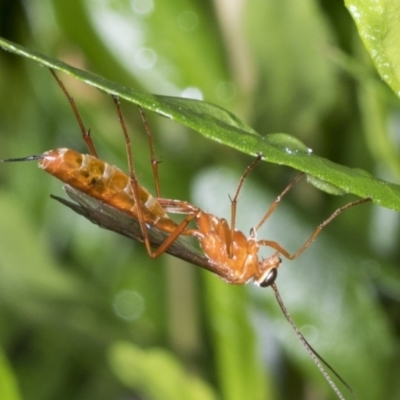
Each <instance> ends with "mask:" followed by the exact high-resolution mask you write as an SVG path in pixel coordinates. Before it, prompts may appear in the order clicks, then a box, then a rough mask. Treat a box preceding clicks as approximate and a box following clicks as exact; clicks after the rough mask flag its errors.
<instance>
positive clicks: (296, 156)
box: [0, 38, 400, 211]
mask: <svg viewBox="0 0 400 400" xmlns="http://www.w3.org/2000/svg"><path fill="white" fill-rule="evenodd" d="M0 46H1V47H3V48H4V49H5V50H7V51H10V52H13V53H15V54H18V55H21V56H24V57H27V58H29V59H31V60H34V61H36V62H38V63H40V64H42V65H44V66H47V67H49V68H53V69H55V70H58V71H62V72H65V73H67V74H69V75H72V76H74V77H75V78H77V79H79V80H82V81H84V82H85V83H87V84H89V85H91V86H94V87H96V88H98V89H100V90H103V91H105V92H107V93H110V94H114V95H118V96H119V97H121V98H123V99H125V100H127V101H130V102H133V103H135V104H137V105H139V106H141V107H143V108H145V109H148V110H151V111H154V112H156V113H158V114H160V115H163V116H165V117H167V118H170V119H172V120H175V121H177V122H179V123H181V124H183V125H186V126H188V127H190V128H192V129H194V130H195V131H197V132H199V133H201V134H202V135H204V136H205V137H207V138H209V139H212V140H215V141H217V142H220V143H223V144H225V145H227V146H230V147H233V148H235V149H237V150H240V151H242V152H244V153H247V154H250V155H252V156H255V155H257V154H259V153H260V152H261V153H262V154H263V156H264V159H265V160H266V161H269V162H271V163H276V164H279V165H286V166H289V167H292V168H295V169H297V170H299V171H302V172H304V173H306V174H308V175H312V176H314V177H316V178H318V179H317V180H316V181H318V182H321V181H322V182H326V183H327V184H330V185H333V186H335V187H337V188H339V189H342V190H343V191H344V192H345V193H353V194H356V195H358V196H360V197H368V196H370V197H371V198H372V200H373V202H374V203H376V204H379V205H381V206H384V207H387V208H391V209H394V210H397V211H400V186H398V185H394V184H391V183H388V182H385V181H383V180H380V179H376V178H374V177H373V176H372V175H370V174H368V173H367V172H365V171H363V170H360V169H354V168H348V167H345V166H342V165H339V164H336V163H333V162H331V161H329V160H327V159H324V158H322V157H319V156H316V155H313V154H312V151H311V150H310V149H308V148H307V146H306V145H304V144H303V143H302V142H300V141H299V140H298V139H296V138H295V137H293V136H290V135H288V134H284V133H277V134H269V135H266V136H261V135H259V134H258V133H257V132H255V131H254V130H253V129H252V128H250V127H249V126H247V125H246V124H245V123H244V122H242V121H241V120H239V119H238V118H237V117H236V116H234V115H233V114H231V113H230V112H228V111H226V110H225V109H223V108H221V107H219V106H216V105H214V104H211V103H207V102H203V101H198V100H191V99H185V98H177V97H168V96H158V95H152V94H148V93H143V92H138V91H135V90H133V89H131V88H128V87H126V86H123V85H120V84H118V83H115V82H112V81H109V80H107V79H105V78H102V77H100V76H98V75H95V74H93V73H90V72H87V71H81V70H78V69H76V68H73V67H71V66H69V65H67V64H65V63H63V62H61V61H57V60H53V59H51V58H49V57H47V56H44V55H42V54H40V53H38V52H36V51H33V50H28V49H26V48H24V47H22V46H19V45H16V44H14V43H11V42H9V41H7V40H5V39H2V38H0ZM328 186H329V185H328ZM320 187H321V188H323V187H324V185H321V186H320Z"/></svg>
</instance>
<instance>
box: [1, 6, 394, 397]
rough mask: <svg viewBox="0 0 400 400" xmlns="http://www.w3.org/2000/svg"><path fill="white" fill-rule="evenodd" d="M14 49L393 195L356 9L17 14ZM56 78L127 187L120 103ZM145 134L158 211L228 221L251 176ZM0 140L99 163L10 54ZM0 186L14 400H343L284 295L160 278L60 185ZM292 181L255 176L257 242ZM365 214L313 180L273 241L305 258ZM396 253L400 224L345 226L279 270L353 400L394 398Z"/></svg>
mask: <svg viewBox="0 0 400 400" xmlns="http://www.w3.org/2000/svg"><path fill="white" fill-rule="evenodd" d="M0 35H1V36H3V37H5V38H7V39H9V40H12V41H15V42H17V43H20V44H22V45H24V46H27V47H30V48H33V49H36V50H38V51H41V52H42V53H44V54H47V55H49V56H51V57H54V58H58V59H61V60H63V61H65V62H67V63H69V64H72V65H74V66H76V67H78V68H82V69H88V70H90V71H92V72H95V73H98V74H100V75H103V76H105V77H107V78H108V79H111V80H114V81H117V82H119V83H123V84H125V85H127V86H130V87H132V88H135V89H138V90H144V91H148V92H152V93H157V94H164V95H173V96H188V97H195V98H201V99H204V100H207V101H210V102H213V103H216V104H218V105H220V106H222V107H224V108H227V109H228V110H230V111H232V112H233V113H235V114H236V115H238V116H239V117H241V118H242V119H243V120H244V121H246V122H247V123H248V124H249V125H250V126H252V127H253V128H254V129H255V130H257V131H258V132H259V133H261V134H268V133H274V132H285V133H289V134H292V135H294V136H297V137H298V138H299V139H300V140H302V141H303V142H304V143H306V144H307V146H308V147H310V148H312V149H313V151H314V153H315V154H318V155H321V156H323V157H327V158H329V159H331V160H332V161H335V162H338V163H341V164H344V165H347V166H350V167H357V168H363V169H365V170H367V171H369V172H370V173H372V174H374V175H375V176H378V177H380V178H383V179H386V180H388V181H392V182H395V183H396V182H398V181H399V176H400V165H399V161H398V154H397V149H396V148H397V145H398V141H399V130H400V125H399V122H400V113H399V110H400V108H399V102H398V100H397V99H396V98H395V97H394V95H393V94H392V93H391V92H390V90H389V89H388V88H386V86H385V85H384V84H383V83H382V82H381V81H380V79H379V78H378V77H377V76H376V74H375V72H374V69H373V67H372V65H371V62H370V60H369V57H368V56H367V55H366V53H365V51H364V49H363V47H362V44H361V43H360V40H359V38H358V35H357V32H356V30H355V27H354V25H353V22H352V20H351V18H350V16H349V14H348V12H347V10H346V9H345V8H344V5H343V4H342V3H341V2H332V1H322V0H321V1H313V0H303V1H301V2H276V1H273V0H248V1H232V2H227V1H222V0H215V1H214V2H212V1H209V0H206V1H204V0H202V1H200V0H197V1H195V0H168V1H161V0H158V1H157V0H130V1H128V0H119V1H115V0H114V1H113V0H109V1H106V0H104V1H89V0H88V1H79V0H74V1H73V2H71V1H67V0H53V1H49V0H40V1H39V0H27V1H15V0H8V1H7V0H3V1H1V2H0ZM60 77H61V78H62V79H63V81H64V83H65V85H66V86H67V88H68V89H69V91H70V92H71V94H72V95H73V97H74V98H75V100H76V102H77V104H78V107H79V110H80V112H81V113H82V116H83V119H84V121H85V124H86V125H87V126H88V127H91V129H92V136H93V140H94V142H95V144H96V148H97V150H98V153H99V154H100V156H101V158H102V159H104V160H107V161H109V162H111V163H114V164H117V165H119V166H120V167H121V168H123V169H127V163H126V158H125V149H124V143H123V139H122V134H121V132H120V126H119V124H118V118H117V115H116V112H115V109H114V107H113V103H112V101H111V99H110V98H109V96H107V95H104V94H102V93H100V92H98V91H96V90H94V89H92V88H90V87H88V86H85V85H84V84H82V83H80V82H77V81H74V80H73V79H71V78H68V77H66V76H62V75H60ZM124 112H125V116H126V118H127V120H128V123H129V130H130V133H131V136H132V142H133V147H134V156H135V161H136V163H137V170H138V173H139V175H140V181H141V183H142V184H143V185H144V186H146V187H147V188H149V189H151V190H152V189H153V187H154V184H153V181H152V174H151V167H150V163H149V156H148V152H147V142H146V138H145V134H144V130H143V126H142V124H141V121H140V117H139V113H138V111H137V108H136V107H135V106H133V105H131V104H126V103H125V104H124ZM148 118H149V122H150V125H151V127H152V131H153V133H154V137H155V143H156V153H157V155H158V157H160V158H161V159H162V163H161V165H160V176H161V177H160V179H161V188H162V194H163V196H164V197H170V198H176V199H182V200H189V201H191V202H193V203H194V204H196V205H198V206H200V207H202V208H204V209H206V210H208V211H211V212H213V213H215V214H216V215H218V216H221V217H222V216H225V217H229V215H230V202H229V195H233V193H234V191H235V189H236V185H237V183H238V179H239V177H240V175H241V174H242V173H243V171H244V169H245V168H246V166H247V165H248V164H249V163H250V162H251V161H252V160H251V158H250V157H248V156H245V155H243V154H240V153H239V152H237V151H234V150H232V149H229V148H225V147H224V146H222V145H220V144H218V143H215V142H210V141H207V140H206V139H204V138H203V137H201V136H200V135H197V134H196V133H195V132H190V131H188V130H187V129H186V128H184V127H182V126H179V125H177V124H176V123H173V122H171V121H168V120H166V119H164V118H161V117H159V116H156V115H150V114H148ZM0 135H1V146H0V159H4V158H10V157H22V156H27V155H31V154H40V153H42V152H43V151H45V150H49V149H52V148H57V147H71V148H74V149H77V150H80V151H86V149H85V146H84V143H83V141H82V139H81V137H80V132H79V129H78V125H77V123H76V120H75V119H74V116H73V114H72V112H71V109H70V107H69V104H68V102H67V100H66V99H65V97H63V95H62V93H61V91H60V89H59V87H58V86H57V85H56V83H55V81H54V79H53V78H52V77H51V75H50V73H49V71H48V70H46V69H44V68H42V67H39V66H38V65H36V64H35V63H32V62H28V61H26V60H24V59H22V58H19V57H16V56H14V55H10V54H8V53H5V52H3V51H2V52H0ZM0 167H1V168H0V339H1V346H2V350H3V353H4V355H3V356H2V357H0V398H1V399H5V400H11V399H13V400H17V399H25V400H47V399H49V400H50V399H55V398H56V399H59V400H63V399H97V400H103V399H174V400H176V399H185V400H190V399H199V400H200V399H224V400H225V399H226V400H231V399H232V400H234V399H312V400H320V399H333V398H335V395H334V394H333V393H332V391H331V390H330V388H329V387H328V385H327V384H326V382H325V381H324V380H323V378H322V377H321V375H320V373H319V371H318V370H317V369H316V368H315V366H314V365H313V364H312V361H311V360H310V358H309V357H308V355H307V354H306V352H305V350H304V348H303V347H302V346H301V344H300V343H299V342H298V341H297V339H296V337H295V336H294V334H293V332H292V330H291V328H290V326H289V324H288V323H287V321H286V320H285V319H284V317H283V315H282V313H281V311H280V310H279V308H278V306H277V303H276V300H275V298H274V296H273V293H272V291H271V290H268V289H267V290H262V289H260V288H255V287H253V285H251V284H249V285H247V286H245V287H234V286H229V285H227V284H226V283H224V282H222V281H221V280H219V279H218V278H217V277H215V276H213V275H212V274H210V273H207V272H204V271H200V270H199V268H196V267H195V266H192V265H189V264H186V263H184V262H182V261H180V260H177V259H175V258H172V257H171V256H168V255H163V256H162V257H160V258H159V259H158V260H150V259H149V258H148V256H147V254H146V252H145V249H144V246H142V245H141V244H139V243H134V242H132V241H129V240H127V239H126V238H123V237H119V236H117V235H116V234H113V233H111V232H106V231H104V230H101V229H99V228H98V227H96V226H94V225H92V224H90V223H89V222H88V221H86V220H84V219H83V218H80V217H79V216H77V215H75V214H74V213H72V211H70V210H69V209H66V208H65V207H63V206H61V205H60V204H58V203H56V202H55V201H54V200H51V199H50V198H49V195H50V194H57V195H61V196H65V195H64V194H63V190H62V184H61V183H60V182H58V181H56V180H55V179H53V178H52V177H50V176H49V175H47V174H45V173H43V172H42V171H40V170H39V169H37V167H36V166H35V165H34V164H33V163H19V164H2V165H0ZM295 174H296V172H295V171H293V170H290V169H288V168H286V167H280V166H277V165H269V164H266V163H263V164H262V165H261V166H259V167H257V169H256V170H255V171H254V173H252V174H251V177H250V178H249V180H248V181H247V182H246V185H245V187H244V189H243V192H242V194H241V196H240V202H239V207H238V223H237V226H238V227H239V228H240V229H241V230H243V231H244V232H246V233H247V232H249V229H250V228H251V227H252V226H254V225H255V224H257V223H258V221H259V219H260V218H261V216H262V215H263V212H265V210H266V209H267V207H268V205H269V204H270V203H271V202H272V201H273V199H274V197H275V196H276V195H277V194H278V193H280V191H281V190H282V189H283V188H284V187H285V186H286V185H287V183H288V182H289V181H290V180H291V179H292V178H293V177H294V176H295ZM351 200H353V198H351V197H350V196H348V197H340V196H336V197H335V196H329V195H327V194H324V193H322V192H320V191H318V190H317V189H315V188H314V187H312V186H310V185H307V184H306V183H305V182H301V183H299V184H298V185H297V186H296V187H295V188H294V189H293V190H292V191H291V193H290V194H289V195H288V196H287V197H285V201H284V202H283V204H282V205H281V206H280V207H279V208H278V210H277V211H276V213H275V214H274V215H273V217H271V220H269V221H268V224H267V226H265V227H264V228H263V229H262V230H260V232H259V237H260V238H269V239H273V240H277V241H279V242H280V243H281V244H282V245H283V246H284V247H285V248H287V249H288V250H289V251H291V252H294V251H295V250H297V249H298V248H299V247H300V246H301V245H302V244H303V243H304V241H305V240H306V239H307V238H308V236H309V235H310V234H311V232H312V231H313V229H314V228H315V226H316V225H318V224H319V223H320V222H321V221H322V220H323V219H324V218H326V217H327V216H328V215H330V214H331V213H332V212H333V211H334V210H335V209H336V208H337V207H339V206H340V205H343V204H345V203H346V202H349V201H351ZM399 234H400V231H399V219H398V215H397V214H396V213H395V212H393V211H389V210H386V209H382V208H379V207H377V206H374V205H369V204H368V205H364V206H360V207H358V208H354V209H351V210H350V211H348V212H346V213H344V214H343V215H341V216H340V218H338V219H337V220H335V222H334V223H332V225H330V226H329V227H328V228H326V229H325V230H324V231H323V233H322V235H321V236H320V237H319V238H318V240H317V241H316V242H315V243H314V244H313V245H312V246H311V247H310V249H309V250H307V252H305V253H304V254H303V255H302V256H301V257H300V258H299V259H297V260H295V261H293V262H288V261H287V260H284V264H283V266H282V267H281V270H280V273H279V277H278V280H277V285H278V287H279V288H280V290H281V294H282V297H283V299H284V301H285V304H286V306H287V308H288V309H289V312H290V313H291V314H292V316H293V318H294V320H295V322H296V324H297V326H298V327H299V328H300V329H301V331H302V332H303V334H304V335H305V336H306V338H307V339H308V340H309V342H310V343H311V344H312V346H313V347H314V348H315V349H316V350H317V351H318V352H319V353H320V354H321V355H323V357H324V358H325V359H327V360H328V361H329V362H330V363H331V364H332V365H333V366H334V367H335V368H336V369H337V371H338V372H339V373H340V374H341V375H342V376H343V377H344V378H345V379H346V381H348V383H349V384H350V385H351V386H352V387H353V388H354V389H355V391H356V393H357V394H358V397H359V398H360V399H367V400H368V399H377V398H380V399H382V398H385V399H397V398H399V397H400V382H399V380H398V376H399V373H400V361H399V334H400V312H399V310H400V309H399V300H400V274H399V268H398V259H399V255H400V253H399V246H398V241H399ZM263 254H264V253H263ZM265 255H268V251H266V252H265ZM346 394H347V393H346ZM349 397H350V395H349Z"/></svg>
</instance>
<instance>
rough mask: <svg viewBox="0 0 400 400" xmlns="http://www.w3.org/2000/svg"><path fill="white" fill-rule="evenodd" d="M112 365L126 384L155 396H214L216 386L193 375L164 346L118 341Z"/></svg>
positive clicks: (210, 399) (204, 399) (160, 399)
mask: <svg viewBox="0 0 400 400" xmlns="http://www.w3.org/2000/svg"><path fill="white" fill-rule="evenodd" d="M109 360H110V364H111V368H112V369H113V370H114V373H115V374H116V375H117V376H118V378H119V379H120V380H121V381H122V382H123V383H125V385H127V386H129V387H131V388H133V389H135V390H139V391H140V392H141V393H143V394H144V395H145V397H146V398H149V399H152V400H215V399H216V395H215V393H214V392H213V390H212V389H211V388H210V387H209V386H208V385H207V384H206V383H204V382H203V381H201V380H199V379H198V378H196V377H194V376H190V375H189V374H188V373H187V372H186V371H185V369H184V368H183V367H182V366H181V365H180V364H179V362H178V360H177V359H176V358H175V357H174V356H173V355H172V354H171V353H169V352H167V351H165V350H163V349H150V350H142V349H140V348H139V347H136V346H134V345H133V344H131V343H127V342H117V343H115V344H114V345H112V346H111V348H110V350H109Z"/></svg>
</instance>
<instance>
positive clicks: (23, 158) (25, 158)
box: [1, 154, 43, 162]
mask: <svg viewBox="0 0 400 400" xmlns="http://www.w3.org/2000/svg"><path fill="white" fill-rule="evenodd" d="M42 158H43V154H38V155H34V156H28V157H21V158H7V159H6V160H1V162H18V161H35V160H41V159H42Z"/></svg>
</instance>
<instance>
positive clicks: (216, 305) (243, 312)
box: [203, 273, 273, 400]
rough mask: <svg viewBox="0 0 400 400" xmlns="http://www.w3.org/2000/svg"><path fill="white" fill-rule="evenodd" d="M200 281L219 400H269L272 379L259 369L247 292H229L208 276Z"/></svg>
mask: <svg viewBox="0 0 400 400" xmlns="http://www.w3.org/2000/svg"><path fill="white" fill-rule="evenodd" d="M203 277H204V283H205V289H206V294H205V304H206V307H207V315H208V316H209V323H210V331H211V335H210V337H211V338H212V340H213V348H214V352H215V357H216V363H217V374H218V375H217V376H218V380H219V386H220V387H221V391H222V395H223V396H222V397H223V398H224V399H226V400H240V399H245V398H248V399H253V400H262V399H263V400H268V399H272V398H273V394H272V393H273V390H272V388H271V382H272V379H270V377H269V376H268V373H267V371H265V370H264V369H263V367H262V362H261V356H260V354H259V353H258V352H257V350H258V343H257V338H256V337H255V334H254V330H253V327H252V324H251V320H250V318H249V307H248V304H249V291H248V290H246V288H245V287H243V286H242V287H236V288H235V290H232V288H231V287H230V286H229V285H227V284H226V283H225V282H223V281H221V280H218V279H215V276H213V275H211V274H208V273H207V274H204V275H203Z"/></svg>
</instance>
